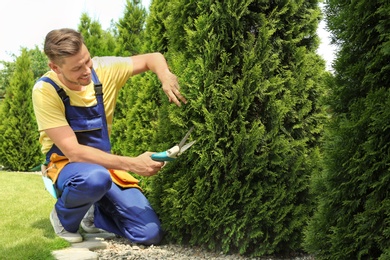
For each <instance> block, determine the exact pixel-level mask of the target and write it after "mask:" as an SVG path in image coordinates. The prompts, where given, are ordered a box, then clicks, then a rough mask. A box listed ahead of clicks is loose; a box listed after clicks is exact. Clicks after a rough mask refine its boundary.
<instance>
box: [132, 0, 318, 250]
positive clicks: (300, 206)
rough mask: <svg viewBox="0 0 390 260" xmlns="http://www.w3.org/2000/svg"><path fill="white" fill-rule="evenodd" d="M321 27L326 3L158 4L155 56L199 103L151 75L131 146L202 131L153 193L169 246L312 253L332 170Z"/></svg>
mask: <svg viewBox="0 0 390 260" xmlns="http://www.w3.org/2000/svg"><path fill="white" fill-rule="evenodd" d="M167 10H169V12H167ZM319 19H320V10H319V8H318V3H317V1H288V2H272V3H270V2H268V1H267V2H264V1H255V2H254V1H241V0H240V1H238V0H228V1H201V2H195V1H184V0H183V1H180V0H175V1H158V0H156V1H154V2H153V3H152V6H151V13H150V19H149V20H148V21H149V22H148V24H147V30H149V33H148V34H147V35H150V36H149V37H151V42H150V45H149V48H150V50H152V51H155V50H166V51H167V52H166V53H165V55H166V57H167V58H168V62H169V64H170V66H171V69H172V70H173V72H174V73H175V74H176V75H178V77H179V79H180V84H181V87H182V92H183V93H184V94H185V95H186V97H187V98H188V100H189V103H188V104H187V105H185V106H183V107H182V108H177V107H176V106H174V105H171V104H168V103H167V102H166V101H165V99H166V97H164V94H163V93H162V91H161V90H159V89H158V88H157V87H156V85H154V87H153V82H152V81H153V79H151V80H150V86H149V87H148V86H147V87H146V88H145V89H144V91H143V90H141V91H142V92H141V93H138V97H141V99H142V97H148V98H150V95H152V99H149V102H150V103H149V104H150V105H149V107H148V110H146V111H144V112H146V113H137V114H135V115H137V117H133V120H131V122H133V127H134V130H135V131H129V134H130V133H131V134H130V135H131V136H129V138H133V137H134V135H141V136H142V133H145V131H146V132H147V133H148V134H147V135H143V137H145V139H144V142H147V143H148V144H153V143H154V144H155V145H151V147H149V148H151V149H152V150H153V151H160V150H164V149H167V148H169V147H170V146H172V145H173V144H175V143H176V142H178V141H179V140H180V139H181V138H182V137H183V135H184V134H185V132H186V131H187V130H188V129H189V128H190V127H191V126H193V125H194V126H195V131H194V132H193V135H192V138H193V139H196V140H197V142H196V144H195V145H194V146H193V147H192V148H191V149H190V150H189V151H188V152H186V153H185V154H184V155H183V156H182V157H180V159H179V160H177V161H175V162H172V163H169V164H168V165H167V166H166V167H165V169H164V171H163V172H162V173H160V174H159V175H158V176H156V177H154V178H153V182H152V183H151V184H150V186H149V187H148V193H149V194H148V195H149V198H150V200H151V202H152V204H153V206H154V207H155V208H156V210H157V212H158V213H159V215H160V217H161V219H162V223H163V226H164V228H165V230H166V231H167V236H166V237H167V239H168V240H170V241H176V242H181V243H189V244H191V245H202V246H207V247H208V248H209V249H211V250H222V251H223V252H225V253H228V252H230V253H233V252H239V253H241V254H245V255H251V256H262V255H268V254H275V253H280V254H283V253H288V252H292V251H299V250H301V249H302V244H301V243H302V240H303V233H302V230H303V228H304V227H305V225H306V222H307V221H308V219H309V217H310V213H311V212H312V210H313V205H312V202H311V199H310V195H309V192H308V184H309V179H310V176H311V175H312V174H313V173H315V172H318V171H320V170H321V167H320V164H319V163H318V162H319V158H320V153H319V149H318V145H319V141H320V137H321V135H322V128H323V122H324V113H323V109H322V107H321V105H320V98H321V97H322V95H323V93H324V91H325V86H324V84H323V79H322V76H323V74H324V68H325V66H324V62H323V61H322V60H321V59H320V58H319V56H318V55H317V54H316V48H317V47H318V39H317V36H316V28H317V25H318V21H319ZM153 48H159V49H153ZM143 80H147V79H146V78H144V79H143ZM157 86H158V84H157ZM144 100H146V98H145V99H144ZM153 100H154V101H153ZM140 102H142V101H140ZM153 102H154V103H153ZM157 107H158V112H156V110H157ZM154 109H156V110H154ZM143 116H144V120H142V119H141V118H139V117H143ZM129 122H130V121H129ZM142 122H146V124H144V125H142ZM136 124H138V126H135V125H136ZM138 127H140V128H138ZM151 127H155V131H154V133H153V131H151V129H150V128H151ZM126 143H129V142H126ZM149 150H150V149H149Z"/></svg>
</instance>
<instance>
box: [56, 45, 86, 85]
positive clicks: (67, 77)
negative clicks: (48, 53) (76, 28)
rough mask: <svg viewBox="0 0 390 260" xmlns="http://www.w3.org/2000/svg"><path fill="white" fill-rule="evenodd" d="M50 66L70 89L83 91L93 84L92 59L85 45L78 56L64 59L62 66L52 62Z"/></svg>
mask: <svg viewBox="0 0 390 260" xmlns="http://www.w3.org/2000/svg"><path fill="white" fill-rule="evenodd" d="M49 66H50V68H51V69H52V70H53V71H55V72H56V73H57V75H58V78H59V79H60V80H61V82H62V83H63V84H65V86H67V87H68V88H70V89H73V90H81V89H82V87H83V86H87V85H88V84H89V83H91V69H92V59H91V55H90V54H89V51H88V49H87V47H86V46H85V45H83V46H82V47H81V50H80V51H79V53H77V54H76V55H74V56H71V57H67V58H64V60H63V63H62V64H61V65H57V64H54V63H52V62H50V63H49Z"/></svg>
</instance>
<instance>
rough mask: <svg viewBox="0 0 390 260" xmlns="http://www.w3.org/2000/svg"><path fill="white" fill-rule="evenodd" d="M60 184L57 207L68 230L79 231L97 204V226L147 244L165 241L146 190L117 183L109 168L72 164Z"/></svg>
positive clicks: (60, 179)
mask: <svg viewBox="0 0 390 260" xmlns="http://www.w3.org/2000/svg"><path fill="white" fill-rule="evenodd" d="M56 184H57V188H58V190H59V192H60V194H61V195H60V197H59V198H58V200H57V203H56V205H55V208H56V210H57V215H58V218H59V219H60V221H61V223H62V225H63V226H64V228H65V229H66V230H67V231H69V232H73V233H74V232H77V230H78V229H79V226H80V222H81V220H82V219H83V217H84V215H85V214H86V213H87V211H88V209H89V208H90V207H91V206H92V205H94V206H95V213H94V214H95V215H94V222H95V226H96V227H98V228H101V229H104V230H106V231H108V232H112V233H115V234H117V235H120V236H123V237H126V238H128V239H129V240H130V241H132V242H135V243H140V244H144V245H151V244H158V243H159V242H160V241H161V239H162V236H163V232H162V229H161V224H160V221H159V219H158V217H157V215H156V213H155V212H154V210H153V209H152V207H151V206H150V203H149V201H148V200H147V199H146V197H145V196H144V195H143V193H142V192H141V191H140V190H139V189H137V188H127V189H123V188H121V187H119V186H117V185H116V184H115V183H113V182H112V179H111V176H110V173H109V172H108V170H107V169H106V168H104V167H102V166H100V165H97V164H91V163H69V164H67V165H66V166H65V167H64V168H63V169H62V171H61V173H60V174H59V176H58V179H57V183H56Z"/></svg>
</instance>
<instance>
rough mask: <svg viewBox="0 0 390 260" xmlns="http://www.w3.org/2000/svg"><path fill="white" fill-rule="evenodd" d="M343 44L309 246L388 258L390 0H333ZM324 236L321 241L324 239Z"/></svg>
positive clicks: (324, 252) (331, 15)
mask: <svg viewBox="0 0 390 260" xmlns="http://www.w3.org/2000/svg"><path fill="white" fill-rule="evenodd" d="M326 10H327V18H328V25H329V28H330V29H331V30H332V33H333V35H334V42H336V43H337V44H338V45H339V53H338V57H337V60H336V62H335V66H334V68H335V78H334V80H332V81H329V84H330V85H329V86H330V88H331V91H330V97H329V100H328V103H329V104H330V111H332V114H331V122H330V124H329V126H328V127H327V131H326V138H325V140H326V141H325V165H326V167H325V171H324V172H323V173H322V174H321V175H318V176H315V178H314V179H313V191H314V192H315V194H316V195H317V196H318V207H317V211H316V213H315V214H314V217H313V219H312V220H311V222H310V224H309V227H308V229H307V231H306V240H305V245H306V248H307V250H308V251H309V252H311V253H313V254H316V255H317V256H318V258H319V259H387V258H388V257H389V251H390V242H389V241H390V239H389V237H390V225H389V223H390V219H389V216H390V207H389V205H390V197H389V193H388V189H389V185H390V174H389V163H390V161H389V156H388V155H389V150H390V146H389V143H390V128H389V125H390V114H389V105H390V91H389V86H390V81H389V76H388V75H389V69H390V67H389V62H388V61H389V57H390V52H389V42H390V37H389V34H388V29H384V28H389V26H390V21H389V19H388V14H389V11H390V4H389V3H388V1H374V2H373V1H363V0H360V1H352V2H348V3H346V2H345V1H336V0H332V1H327V6H326ZM318 238H321V239H318Z"/></svg>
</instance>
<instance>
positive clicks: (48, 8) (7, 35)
mask: <svg viewBox="0 0 390 260" xmlns="http://www.w3.org/2000/svg"><path fill="white" fill-rule="evenodd" d="M150 2H151V0H142V3H143V5H144V6H145V7H146V8H149V5H150ZM125 6H126V0H114V1H108V0H66V1H64V0H35V1H33V0H1V2H0V60H4V61H13V59H12V57H11V54H15V55H16V56H18V55H19V54H20V48H21V47H26V48H28V49H32V48H34V47H35V46H36V45H37V46H38V47H39V48H42V47H43V41H44V38H45V36H46V34H47V33H48V32H49V31H50V30H52V29H57V28H63V27H69V28H73V29H77V26H78V24H79V22H80V17H81V14H82V13H83V12H85V13H87V14H88V16H89V17H91V18H92V19H93V20H98V21H99V22H100V24H101V25H102V27H103V29H104V30H106V29H108V28H109V26H110V23H111V21H112V20H113V21H114V22H117V21H118V19H119V18H122V17H123V12H124V9H125ZM318 33H319V35H320V37H321V39H322V44H321V46H320V49H319V51H318V53H319V54H320V55H322V57H323V58H324V59H325V60H326V61H327V69H328V70H330V64H331V62H332V60H333V58H334V54H333V49H334V48H333V47H332V46H330V44H329V39H328V37H329V36H328V35H329V33H327V32H326V30H324V23H321V24H320V29H319V31H318Z"/></svg>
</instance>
